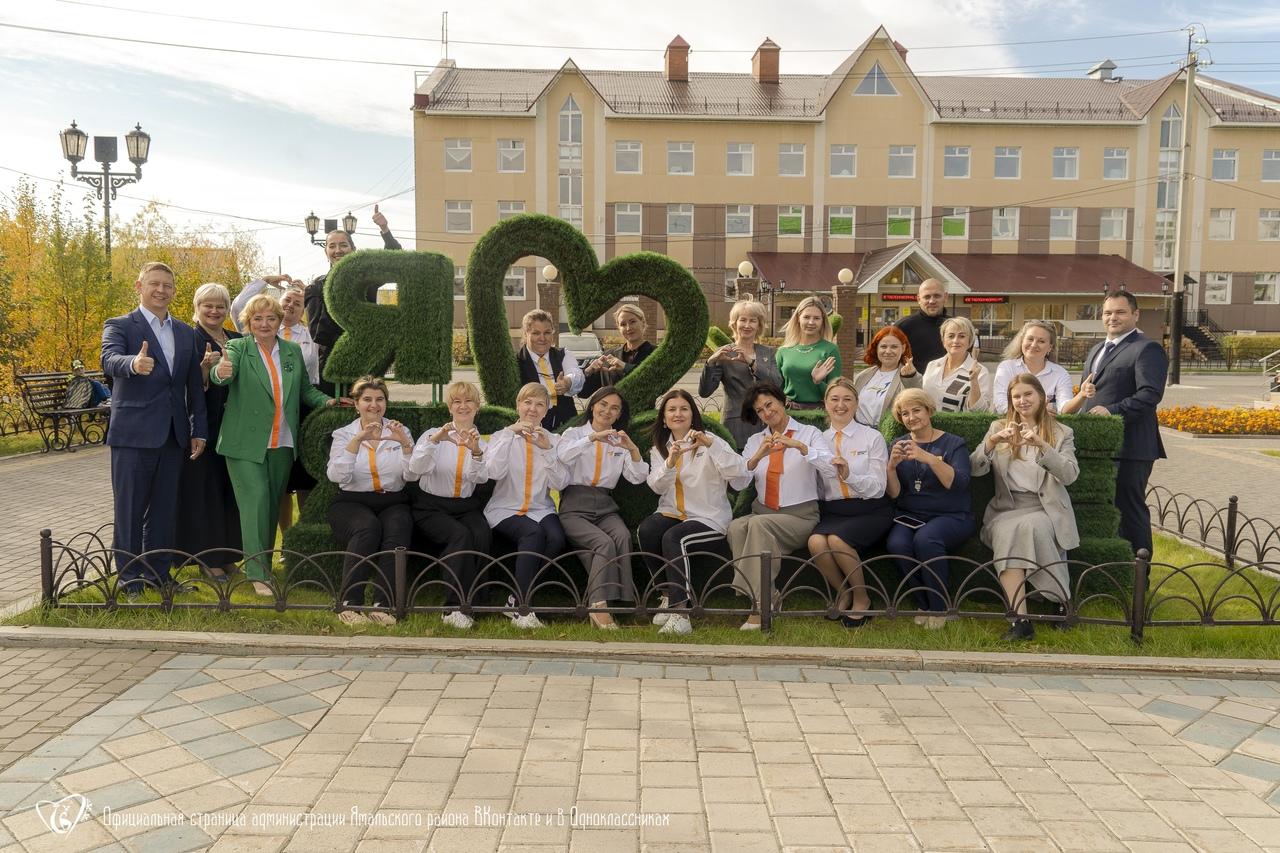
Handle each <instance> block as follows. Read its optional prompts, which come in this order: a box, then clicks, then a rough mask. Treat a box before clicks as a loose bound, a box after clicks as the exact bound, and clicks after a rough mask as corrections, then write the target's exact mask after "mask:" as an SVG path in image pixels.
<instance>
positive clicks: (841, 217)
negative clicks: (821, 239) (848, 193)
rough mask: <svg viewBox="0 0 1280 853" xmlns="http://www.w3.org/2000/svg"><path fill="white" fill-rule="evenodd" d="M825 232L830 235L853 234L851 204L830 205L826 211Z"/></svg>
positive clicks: (846, 235) (844, 235)
mask: <svg viewBox="0 0 1280 853" xmlns="http://www.w3.org/2000/svg"><path fill="white" fill-rule="evenodd" d="M827 233H828V234H829V235H830V236H832V237H852V236H853V205H851V204H849V205H844V206H843V207H832V208H830V209H829V211H828V212H827Z"/></svg>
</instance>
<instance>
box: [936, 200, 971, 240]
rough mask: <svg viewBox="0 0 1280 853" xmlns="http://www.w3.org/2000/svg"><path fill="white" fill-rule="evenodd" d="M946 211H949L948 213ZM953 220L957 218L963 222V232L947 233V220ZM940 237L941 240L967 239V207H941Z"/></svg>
mask: <svg viewBox="0 0 1280 853" xmlns="http://www.w3.org/2000/svg"><path fill="white" fill-rule="evenodd" d="M947 211H951V212H950V213H948V212H947ZM948 219H949V220H952V221H953V222H954V221H956V220H959V221H960V222H962V223H963V224H964V233H963V234H947V220H948ZM942 239H943V240H968V239H969V208H967V207H944V208H942Z"/></svg>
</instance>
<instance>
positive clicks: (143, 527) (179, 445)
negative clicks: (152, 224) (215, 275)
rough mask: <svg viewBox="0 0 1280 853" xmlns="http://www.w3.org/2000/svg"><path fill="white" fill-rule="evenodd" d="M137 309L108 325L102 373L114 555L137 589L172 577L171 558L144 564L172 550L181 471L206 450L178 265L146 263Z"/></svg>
mask: <svg viewBox="0 0 1280 853" xmlns="http://www.w3.org/2000/svg"><path fill="white" fill-rule="evenodd" d="M133 288H134V290H135V291H137V293H138V308H137V310H135V311H132V312H130V313H128V314H126V315H125V316H123V317H112V318H111V319H110V320H108V321H107V322H106V325H105V326H104V327H103V329H102V370H103V372H104V373H105V374H106V375H108V376H111V377H114V379H115V385H114V387H113V389H112V399H111V425H110V426H109V427H108V428H107V445H108V446H109V447H110V448H111V489H112V492H113V494H114V497H115V541H114V548H115V558H116V570H117V571H118V572H119V574H120V584H121V588H122V591H123V592H124V593H125V594H126V595H136V594H138V593H139V592H141V591H142V589H143V587H144V583H143V581H146V582H148V583H151V584H155V585H157V586H163V585H165V584H167V583H169V582H170V577H169V569H170V567H171V566H172V564H173V558H172V556H156V557H153V558H151V559H149V560H146V561H143V560H137V559H135V557H136V555H138V554H142V553H144V552H146V551H154V550H157V549H164V548H172V547H173V536H174V526H175V524H176V521H177V508H176V505H177V502H178V476H179V474H180V473H181V472H182V465H183V462H184V460H185V459H186V458H187V457H188V456H190V458H192V459H195V458H197V457H198V456H199V455H200V454H201V453H203V452H204V445H205V439H206V438H207V437H208V432H207V431H206V424H205V408H204V382H203V378H202V376H201V373H200V362H201V360H202V358H203V356H204V355H205V353H202V352H199V351H197V349H196V335H195V332H194V331H193V330H192V328H191V327H190V326H188V325H187V324H186V323H183V322H182V321H180V320H178V319H176V318H175V317H173V316H172V315H171V314H170V313H169V303H170V302H172V301H173V296H174V292H175V286H174V279H173V270H171V269H170V268H169V267H168V266H166V265H165V264H162V263H159V262H158V261H151V262H148V263H146V264H143V265H142V271H141V272H140V273H138V280H137V282H135V283H134V286H133Z"/></svg>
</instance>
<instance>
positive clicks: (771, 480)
mask: <svg viewBox="0 0 1280 853" xmlns="http://www.w3.org/2000/svg"><path fill="white" fill-rule="evenodd" d="M795 433H796V431H795V430H793V429H789V430H787V438H791V436H793V435H795ZM786 455H787V449H786V448H785V447H784V448H782V450H775V451H773V452H772V453H770V454H769V468H768V470H766V471H765V475H764V505H765V506H767V507H768V508H769V509H777V508H778V504H779V502H780V501H779V497H778V486H779V485H780V484H781V480H782V467H783V466H782V458H783V457H784V456H786Z"/></svg>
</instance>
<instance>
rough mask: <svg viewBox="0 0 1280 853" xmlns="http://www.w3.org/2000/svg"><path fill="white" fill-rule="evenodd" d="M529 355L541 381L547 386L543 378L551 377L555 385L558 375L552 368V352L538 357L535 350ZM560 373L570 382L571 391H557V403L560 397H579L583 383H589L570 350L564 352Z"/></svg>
mask: <svg viewBox="0 0 1280 853" xmlns="http://www.w3.org/2000/svg"><path fill="white" fill-rule="evenodd" d="M528 353H529V358H531V359H533V368H534V370H536V371H537V372H538V377H539V381H540V382H542V384H543V385H546V381H545V380H544V379H542V377H545V376H550V377H551V381H552V382H553V383H554V382H555V381H556V375H555V371H553V370H552V368H551V351H550V350H548V351H547V352H545V353H543V354H542V355H538V354H537V353H536V352H534V351H533V350H528ZM560 372H561V373H563V374H564V378H565V379H568V380H569V390H568V391H566V392H564V393H563V394H561V393H560V392H559V391H557V392H556V398H557V401H558V400H559V398H560V397H576V396H578V392H579V391H581V390H582V385H583V383H585V382H586V381H587V375H586V374H585V373H583V372H582V368H581V367H579V366H578V360H577V359H576V358H574V357H573V353H571V352H569V351H568V350H565V351H564V358H563V359H562V360H561V362H560ZM553 405H554V403H553Z"/></svg>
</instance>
